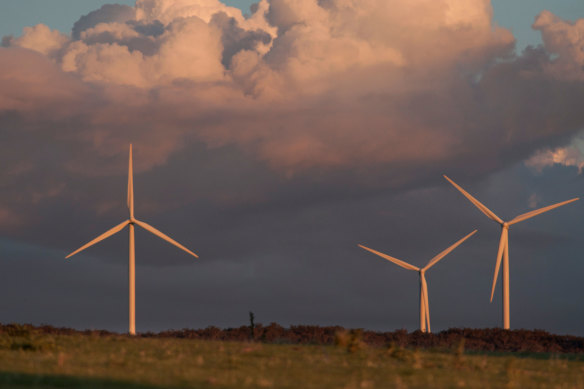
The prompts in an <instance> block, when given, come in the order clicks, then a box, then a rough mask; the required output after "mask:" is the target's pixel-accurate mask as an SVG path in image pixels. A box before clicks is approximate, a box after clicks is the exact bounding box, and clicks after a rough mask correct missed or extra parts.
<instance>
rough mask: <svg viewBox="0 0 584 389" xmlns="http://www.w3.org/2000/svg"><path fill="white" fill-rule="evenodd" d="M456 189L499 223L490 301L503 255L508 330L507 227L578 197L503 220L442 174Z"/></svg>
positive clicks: (505, 327) (504, 314) (504, 305)
mask: <svg viewBox="0 0 584 389" xmlns="http://www.w3.org/2000/svg"><path fill="white" fill-rule="evenodd" d="M444 178H446V179H447V180H448V181H449V182H450V183H451V184H452V185H454V187H455V188H456V189H458V190H459V191H460V193H462V194H463V195H464V196H465V197H466V198H467V199H469V200H470V202H471V203H473V204H474V205H475V206H476V207H477V208H478V209H479V210H480V211H481V212H482V213H484V214H485V215H487V217H489V219H491V220H494V221H496V222H497V223H499V224H500V225H501V240H500V241H499V251H498V252H497V263H496V265H495V275H494V277H493V287H492V288H491V302H493V294H494V293H495V285H497V276H498V275H499V267H500V266H501V258H502V257H503V256H504V258H505V260H504V261H503V328H504V329H506V330H508V329H509V328H510V324H511V323H510V321H511V319H510V314H509V227H510V226H511V225H513V224H515V223H519V222H521V221H523V220H527V219H530V218H532V217H534V216H537V215H540V214H542V213H544V212H547V211H551V210H552V209H554V208H558V207H561V206H562V205H566V204H569V203H572V202H574V201H576V200H579V198H578V197H576V198H573V199H571V200H567V201H563V202H561V203H557V204H553V205H548V206H547V207H543V208H540V209H536V210H535V211H530V212H527V213H524V214H521V215H519V216H517V217H515V218H514V219H511V220H510V221H508V222H505V221H503V220H502V219H501V218H499V217H498V216H497V215H495V214H494V213H493V212H492V211H491V210H490V209H489V208H487V207H485V206H484V205H483V204H481V203H480V202H479V201H478V200H477V199H475V198H474V197H472V196H471V195H470V194H469V193H468V192H467V191H465V190H464V189H462V188H461V187H460V186H458V185H457V184H456V183H455V182H454V181H452V180H451V179H450V178H448V177H447V176H446V175H445V176H444ZM503 254H504V255H503Z"/></svg>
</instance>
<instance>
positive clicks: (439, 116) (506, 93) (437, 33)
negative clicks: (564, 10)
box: [0, 0, 584, 176]
mask: <svg viewBox="0 0 584 389" xmlns="http://www.w3.org/2000/svg"><path fill="white" fill-rule="evenodd" d="M581 26H582V22H581V21H579V22H576V23H567V22H564V21H562V20H560V19H558V18H557V17H555V16H553V15H552V14H550V13H549V12H544V13H542V14H541V15H540V16H539V17H538V19H537V21H536V23H535V24H534V28H537V29H540V30H541V31H542V34H543V36H544V41H545V43H546V48H547V50H548V52H545V51H543V50H541V49H540V50H539V51H537V50H536V51H532V52H530V53H527V54H525V55H524V56H522V57H514V56H513V52H512V50H513V44H514V39H513V36H512V34H511V33H510V32H509V31H508V30H506V29H503V28H500V27H498V26H497V25H495V24H494V23H493V21H492V7H491V4H490V2H489V1H487V0H473V1H468V0H448V1H446V0H445V1H427V0H417V1H397V2H391V3H388V2H387V1H382V0H365V1H363V0H361V1H357V0H347V1H340V0H321V1H317V0H294V1H292V0H270V1H268V0H263V1H261V2H260V3H259V4H257V5H256V6H255V7H254V12H253V14H252V15H251V16H250V17H249V18H244V17H243V16H242V15H241V12H240V11H239V10H237V9H235V8H232V7H228V6H226V5H224V4H222V3H221V2H219V1H218V0H207V1H203V0H139V1H137V2H136V5H135V7H125V6H116V7H113V6H104V7H102V9H100V10H97V11H95V12H93V13H91V14H89V15H87V16H85V17H83V18H81V19H80V20H79V22H78V23H76V24H75V28H74V32H73V35H72V37H71V38H69V37H66V36H64V35H62V34H60V33H58V32H56V31H51V30H50V29H48V28H47V27H45V26H43V25H38V26H35V27H32V28H29V29H27V30H25V31H24V33H23V35H22V36H21V37H16V38H12V39H9V40H5V43H6V44H7V45H9V46H10V48H7V49H2V51H1V52H0V63H1V65H2V69H1V71H2V74H1V75H0V77H1V78H0V83H1V85H0V87H1V92H0V112H3V113H4V114H6V113H7V112H11V113H12V114H13V115H14V114H16V115H21V116H22V117H24V116H25V113H26V119H22V120H26V121H34V120H35V117H38V121H36V122H35V125H34V127H35V129H34V131H35V132H34V134H32V136H38V134H40V133H42V132H43V131H44V132H47V131H50V132H52V134H53V135H54V136H53V139H65V140H67V141H69V142H74V143H75V142H77V143H79V144H81V145H83V147H94V148H95V147H97V148H100V149H102V151H100V152H98V153H99V154H101V155H110V156H111V155H114V154H116V153H120V152H121V151H122V150H124V149H125V148H126V145H127V143H129V142H130V141H134V142H135V143H138V144H139V145H140V146H141V147H142V148H143V150H148V157H149V158H147V159H146V161H147V162H143V163H144V165H143V166H142V167H141V168H143V169H147V168H149V167H150V166H154V165H157V164H161V163H164V161H165V160H166V159H167V158H168V156H169V155H171V154H172V153H173V151H175V150H177V149H179V148H181V147H183V145H184V144H185V141H191V142H204V143H205V144H207V145H208V146H209V147H217V146H223V145H230V144H235V145H237V147H239V148H241V149H242V150H244V151H245V152H246V153H248V154H249V155H251V156H253V157H254V158H256V159H259V160H261V161H264V162H265V163H266V164H268V165H269V166H270V167H271V168H273V169H276V170H277V171H280V172H283V173H285V174H287V175H288V176H290V175H291V174H299V173H300V174H302V172H306V171H310V170H311V169H315V168H316V169H325V170H326V169H336V168H341V169H347V168H350V167H352V166H357V167H365V168H366V167H368V166H382V165H387V166H390V165H396V166H399V165H411V166H424V165H425V164H426V165H427V164H432V165H433V166H439V165H442V166H444V167H445V168H447V167H448V166H455V165H456V164H458V163H459V162H460V161H461V160H466V161H473V162H472V163H474V164H478V165H479V166H480V167H479V168H478V169H479V170H481V169H482V170H485V169H486V170H488V169H492V168H496V167H498V166H501V164H504V163H505V160H508V159H521V158H525V157H526V156H528V155H529V154H530V153H531V152H532V151H533V150H534V149H537V148H541V147H542V146H544V145H545V144H546V143H547V142H550V139H555V142H561V141H562V139H563V140H564V141H565V140H566V139H568V138H569V137H570V136H571V134H573V133H574V132H576V131H577V130H578V129H580V128H582V125H583V124H584V118H583V114H582V113H581V112H580V111H581V110H579V111H576V110H575V109H574V108H575V107H574V106H573V105H568V106H560V105H562V104H564V103H565V102H567V101H568V102H569V101H574V100H575V99H576V98H577V97H578V96H579V95H582V94H584V88H583V87H582V85H581V84H579V83H576V84H572V85H567V84H565V80H566V79H567V78H568V79H570V80H574V81H578V80H581V77H582V70H581V63H582V62H581V61H582V58H581V55H582V53H581V52H578V51H577V50H576V47H578V45H579V41H578V39H579V38H578V39H576V38H575V37H577V36H578V37H579V36H580V35H578V34H579V31H580V29H581ZM25 49H26V50H25ZM34 52H36V53H34ZM550 53H552V54H556V55H557V58H555V59H551V57H549V54H550ZM37 59H38V60H37ZM578 69H580V70H578ZM530 88H531V90H530ZM510 91H511V93H510ZM550 91H552V92H554V93H558V94H560V95H562V97H561V98H560V99H555V100H554V101H556V102H555V103H554V104H555V105H554V107H555V108H554V111H553V112H552V115H548V116H545V118H544V119H545V120H543V121H542V120H541V117H539V116H538V115H535V116H534V115H529V113H528V112H527V111H526V109H527V108H526V107H529V106H532V107H533V109H534V110H536V111H537V110H541V107H542V106H543V105H546V104H547V103H546V99H547V98H549V96H547V97H546V94H549V93H550ZM503 102H504V103H503ZM47 107H49V108H47ZM547 108H548V107H546V108H545V109H547ZM41 113H42V114H41ZM544 114H545V113H541V112H540V113H539V115H544ZM65 123H68V125H69V126H71V125H74V126H75V127H76V129H75V130H74V131H73V130H70V129H69V130H67V129H63V127H64V128H66V127H67V125H65ZM526 124H527V127H530V128H526V127H525V125H526ZM59 127H61V128H59ZM13 131H15V133H20V131H22V130H19V129H17V128H14V129H13ZM514 149H515V150H516V149H519V150H520V152H518V153H516V155H515V156H514V157H509V156H507V155H508V154H509V150H514ZM104 150H107V151H104ZM64 164H65V166H68V167H69V168H70V169H73V170H79V166H80V165H79V163H78V162H77V161H76V160H75V158H71V160H70V161H67V162H64ZM98 166H99V165H98ZM138 168H140V167H138ZM100 169H102V170H103V172H107V171H109V168H108V165H107V164H104V165H102V167H95V168H93V169H91V170H92V171H95V170H100Z"/></svg>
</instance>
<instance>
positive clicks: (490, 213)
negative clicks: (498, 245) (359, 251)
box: [444, 175, 504, 224]
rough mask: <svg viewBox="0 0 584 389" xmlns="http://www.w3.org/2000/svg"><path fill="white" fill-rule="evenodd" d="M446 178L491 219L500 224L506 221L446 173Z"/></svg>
mask: <svg viewBox="0 0 584 389" xmlns="http://www.w3.org/2000/svg"><path fill="white" fill-rule="evenodd" d="M444 178H446V179H447V180H448V182H450V183H451V184H452V185H453V186H454V187H455V188H456V189H458V190H459V191H460V193H462V194H463V195H464V197H466V198H467V199H469V200H470V202H471V203H473V204H474V205H475V207H477V208H478V209H479V210H480V211H481V212H482V213H484V214H485V215H487V216H488V217H489V218H490V219H492V220H494V221H496V222H497V223H499V224H503V223H504V222H503V220H501V218H500V217H499V216H497V215H495V213H494V212H493V211H491V210H490V209H489V208H487V207H485V206H484V204H482V203H481V202H480V201H478V200H477V199H475V198H474V197H472V196H471V194H470V193H468V192H467V191H465V190H464V189H462V188H461V187H460V186H458V184H456V182H454V181H452V180H451V179H450V178H448V177H447V176H446V175H444Z"/></svg>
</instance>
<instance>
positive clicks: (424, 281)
mask: <svg viewBox="0 0 584 389" xmlns="http://www.w3.org/2000/svg"><path fill="white" fill-rule="evenodd" d="M422 288H423V289H424V305H425V308H426V328H427V330H428V333H430V332H432V330H431V329H430V304H429V303H428V284H427V283H426V276H425V275H424V274H422Z"/></svg>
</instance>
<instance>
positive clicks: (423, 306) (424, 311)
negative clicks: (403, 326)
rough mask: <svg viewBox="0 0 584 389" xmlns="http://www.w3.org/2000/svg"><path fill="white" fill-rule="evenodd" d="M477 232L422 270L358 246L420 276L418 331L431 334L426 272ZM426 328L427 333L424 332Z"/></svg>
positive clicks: (432, 260)
mask: <svg viewBox="0 0 584 389" xmlns="http://www.w3.org/2000/svg"><path fill="white" fill-rule="evenodd" d="M476 232H477V230H474V231H473V232H471V233H470V234H468V235H467V236H465V237H464V238H462V239H461V240H459V241H458V242H456V243H455V244H453V245H452V246H450V247H448V248H447V249H446V250H444V251H442V252H441V253H440V254H438V255H436V256H435V257H434V258H432V259H431V260H430V261H429V262H428V264H427V265H426V266H424V267H423V268H419V267H417V266H414V265H410V264H409V263H407V262H404V261H402V260H399V259H397V258H394V257H391V256H389V255H387V254H383V253H380V252H379V251H376V250H373V249H370V248H369V247H365V246H363V245H358V246H359V247H361V248H362V249H365V250H367V251H370V252H372V253H373V254H376V255H379V256H380V257H381V258H385V259H387V260H388V261H390V262H393V263H395V264H396V265H398V266H401V267H403V268H404V269H407V270H413V271H417V272H418V274H419V276H420V331H422V332H432V331H431V330H430V306H429V305H428V285H427V283H426V271H427V270H428V269H430V268H431V267H432V266H434V265H435V264H436V263H437V262H438V261H439V260H441V259H442V258H444V257H445V256H446V255H447V254H449V253H450V252H451V251H452V250H454V249H455V248H457V247H458V246H459V245H460V244H462V242H464V241H465V240H467V239H468V238H470V237H471V236H473V235H474V234H475V233H476ZM426 328H427V331H426Z"/></svg>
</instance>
